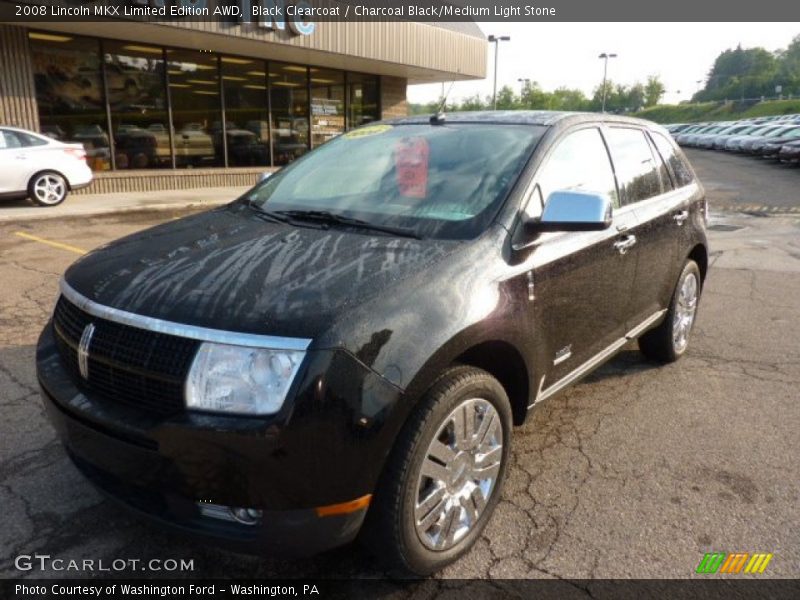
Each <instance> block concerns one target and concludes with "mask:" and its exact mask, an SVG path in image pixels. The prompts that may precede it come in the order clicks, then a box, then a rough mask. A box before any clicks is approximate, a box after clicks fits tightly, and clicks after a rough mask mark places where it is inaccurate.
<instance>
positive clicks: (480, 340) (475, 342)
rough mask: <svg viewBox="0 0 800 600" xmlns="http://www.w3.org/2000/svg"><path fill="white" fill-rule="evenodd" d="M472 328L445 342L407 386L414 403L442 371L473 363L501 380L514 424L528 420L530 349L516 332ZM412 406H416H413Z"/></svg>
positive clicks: (531, 373) (531, 387)
mask: <svg viewBox="0 0 800 600" xmlns="http://www.w3.org/2000/svg"><path fill="white" fill-rule="evenodd" d="M479 327H480V330H477V331H476V329H474V328H469V329H467V330H465V331H463V332H461V334H459V335H457V336H456V337H455V338H453V339H451V340H450V341H449V342H447V343H446V344H444V345H443V346H442V347H440V348H439V350H438V351H437V352H436V353H435V354H434V355H433V356H431V357H430V358H429V359H428V360H427V361H426V362H425V365H424V366H423V367H422V368H421V369H419V371H418V372H417V374H416V375H415V377H414V378H413V379H412V381H411V382H410V383H409V385H408V386H407V387H406V393H407V394H408V395H409V396H410V398H412V399H413V400H414V404H416V402H417V401H418V400H419V399H420V398H422V396H423V395H424V394H425V392H426V391H427V390H428V389H429V388H430V387H431V385H433V383H434V382H435V381H436V379H437V378H438V377H439V375H440V374H441V373H442V372H443V371H444V370H445V369H447V368H449V367H452V366H455V365H469V366H472V367H477V368H479V369H483V370H484V371H486V372H488V373H489V374H490V375H492V376H493V377H494V378H495V379H497V380H498V381H499V382H500V385H502V386H503V389H504V390H505V391H506V394H507V395H508V399H509V401H510V402H511V409H512V414H513V417H514V424H515V425H521V424H522V423H523V422H524V421H525V417H526V415H527V413H528V405H529V404H530V393H531V389H533V383H532V381H533V380H532V375H533V371H532V366H531V365H530V362H529V361H528V360H526V358H525V356H526V352H527V351H526V350H525V349H524V347H523V346H521V342H519V343H518V341H517V340H515V338H514V336H513V334H509V335H503V333H502V331H494V332H492V331H487V330H485V329H484V327H483V326H479ZM408 410H409V411H410V410H413V408H412V407H411V406H409V407H408Z"/></svg>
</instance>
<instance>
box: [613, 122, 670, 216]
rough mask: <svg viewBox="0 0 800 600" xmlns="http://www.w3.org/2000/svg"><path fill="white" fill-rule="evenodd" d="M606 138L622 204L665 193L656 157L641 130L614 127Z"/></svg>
mask: <svg viewBox="0 0 800 600" xmlns="http://www.w3.org/2000/svg"><path fill="white" fill-rule="evenodd" d="M606 139H607V141H608V146H609V149H610V151H611V158H612V160H613V161H614V169H615V171H616V173H617V184H618V185H619V188H620V190H619V191H620V194H621V196H622V197H621V198H620V200H621V202H622V205H623V206H625V205H628V204H633V203H635V202H640V201H642V200H647V199H648V198H652V197H653V196H658V195H659V194H660V193H661V192H662V191H663V190H662V187H661V177H660V176H659V174H658V163H657V162H656V157H655V156H653V153H652V151H651V150H650V145H649V143H648V142H647V138H646V137H645V134H644V132H643V131H642V130H640V129H633V128H629V127H611V128H609V129H607V130H606Z"/></svg>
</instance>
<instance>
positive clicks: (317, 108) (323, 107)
mask: <svg viewBox="0 0 800 600" xmlns="http://www.w3.org/2000/svg"><path fill="white" fill-rule="evenodd" d="M343 132H344V72H343V71H331V70H329V69H315V68H313V67H312V69H311V147H312V148H316V147H317V146H321V145H322V144H324V143H325V142H327V141H328V140H330V139H333V138H335V137H336V136H337V135H339V134H340V133H343Z"/></svg>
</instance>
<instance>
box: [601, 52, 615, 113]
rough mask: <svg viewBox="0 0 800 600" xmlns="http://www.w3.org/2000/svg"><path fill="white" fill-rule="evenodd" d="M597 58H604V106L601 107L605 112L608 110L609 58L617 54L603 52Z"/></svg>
mask: <svg viewBox="0 0 800 600" xmlns="http://www.w3.org/2000/svg"><path fill="white" fill-rule="evenodd" d="M597 58H602V59H603V108H602V109H601V110H602V111H603V112H606V79H607V77H608V59H609V58H617V55H616V54H607V53H606V52H603V53H602V54H601V55H600V56H598V57H597Z"/></svg>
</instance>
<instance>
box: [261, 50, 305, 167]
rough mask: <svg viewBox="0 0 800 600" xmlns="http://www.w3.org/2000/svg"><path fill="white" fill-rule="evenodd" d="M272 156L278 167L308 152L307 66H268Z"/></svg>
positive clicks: (277, 64)
mask: <svg viewBox="0 0 800 600" xmlns="http://www.w3.org/2000/svg"><path fill="white" fill-rule="evenodd" d="M269 83H270V100H271V103H272V155H273V158H274V164H275V165H276V166H280V165H285V164H288V163H290V162H292V161H293V160H294V159H295V158H297V157H298V156H301V155H303V154H304V153H305V152H306V151H307V150H308V141H309V137H308V67H302V66H300V65H287V64H283V63H273V62H271V63H269Z"/></svg>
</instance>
